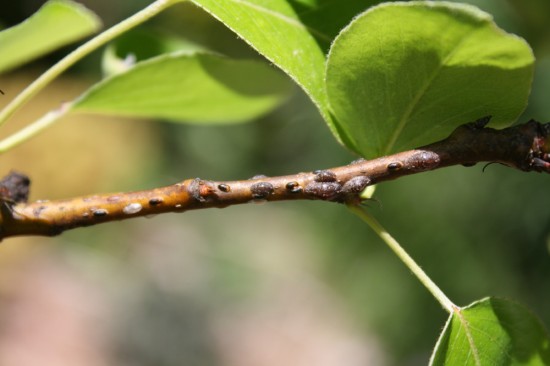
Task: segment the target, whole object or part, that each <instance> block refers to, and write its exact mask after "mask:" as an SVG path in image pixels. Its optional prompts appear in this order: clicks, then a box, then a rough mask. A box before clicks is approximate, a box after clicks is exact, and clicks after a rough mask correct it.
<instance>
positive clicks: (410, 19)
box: [326, 1, 534, 158]
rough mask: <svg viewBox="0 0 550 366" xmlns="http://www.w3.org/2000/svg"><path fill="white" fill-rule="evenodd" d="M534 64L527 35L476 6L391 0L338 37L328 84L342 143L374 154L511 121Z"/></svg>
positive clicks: (525, 92) (524, 100)
mask: <svg viewBox="0 0 550 366" xmlns="http://www.w3.org/2000/svg"><path fill="white" fill-rule="evenodd" d="M533 63H534V57H533V54H532V52H531V49H530V48H529V46H528V44H527V43H526V42H525V41H524V40H522V39H521V38H519V37H516V36H514V35H510V34H507V33H505V32H504V31H502V30H501V29H499V28H498V27H497V26H496V25H495V24H494V22H493V21H492V18H491V16H490V15H489V14H487V13H484V12H482V11H481V10H479V9H477V8H475V7H473V6H469V5H464V4H456V3H448V2H431V1H429V2H425V1H412V2H408V3H401V2H397V3H388V4H382V5H379V6H377V7H374V8H371V9H370V10H368V11H366V12H365V13H363V14H362V15H361V16H359V17H358V18H356V19H355V20H354V21H353V22H352V23H351V24H350V25H349V26H348V27H347V28H345V29H344V30H343V31H342V32H341V33H340V35H339V36H338V37H337V38H336V40H335V41H334V43H333V45H332V48H331V50H330V54H329V57H328V61H327V71H326V87H327V93H328V98H329V102H330V106H331V111H332V112H333V113H334V115H335V117H336V118H335V120H336V121H337V122H338V124H339V125H338V127H339V128H338V131H339V133H340V134H341V136H340V138H341V140H344V141H347V142H348V147H349V148H351V149H353V150H355V151H356V152H358V153H360V154H361V155H363V156H365V157H367V158H372V157H376V156H380V155H384V154H389V153H392V152H395V151H401V150H405V149H409V148H412V147H416V146H420V145H423V144H427V143H430V142H433V141H435V140H438V139H441V138H444V137H445V136H447V135H448V134H449V133H450V132H451V131H452V130H453V129H454V128H456V127H457V126H458V125H460V124H462V123H465V122H468V121H472V120H476V119H478V118H480V117H483V116H486V115H492V116H493V118H492V125H493V126H498V127H500V126H505V125H508V124H510V123H511V122H513V121H514V120H515V119H516V118H517V117H518V116H519V114H520V113H521V112H522V111H523V109H524V108H525V105H526V103H527V97H528V95H529V90H530V86H531V81H532V74H533Z"/></svg>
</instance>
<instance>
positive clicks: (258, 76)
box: [72, 52, 291, 123]
mask: <svg viewBox="0 0 550 366" xmlns="http://www.w3.org/2000/svg"><path fill="white" fill-rule="evenodd" d="M290 90H291V83H290V82H289V80H288V79H287V78H286V77H285V75H283V74H281V73H280V72H279V71H278V70H276V69H274V68H272V67H270V66H268V65H266V64H265V63H262V62H258V61H252V60H232V59H228V58H226V57H221V56H217V55H212V54H198V53H197V54H189V53H186V52H184V53H176V54H166V55H162V56H159V57H156V58H152V59H149V60H147V61H143V62H140V63H137V64H136V65H135V66H134V67H132V68H130V69H129V70H127V71H126V72H124V73H119V74H116V75H114V76H111V77H109V78H107V79H105V80H104V81H102V82H100V83H98V84H97V85H95V86H94V87H92V88H91V89H90V90H89V91H88V92H86V93H85V94H84V95H82V96H81V97H80V98H79V99H78V100H77V101H75V104H74V105H73V107H72V109H73V110H74V111H81V112H91V113H101V114H110V115H119V116H129V117H144V118H163V119H168V120H172V121H180V122H184V121H185V122H196V123H230V122H244V121H247V120H250V119H253V118H255V117H258V116H260V115H262V114H265V113H267V112H268V111H270V110H271V109H273V108H275V107H276V106H278V105H279V104H280V103H281V102H283V101H284V100H285V99H286V97H287V96H288V93H289V91H290Z"/></svg>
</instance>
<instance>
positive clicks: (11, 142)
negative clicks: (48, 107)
mask: <svg viewBox="0 0 550 366" xmlns="http://www.w3.org/2000/svg"><path fill="white" fill-rule="evenodd" d="M69 110H70V107H69V105H68V104H63V105H62V106H61V108H59V109H56V110H53V111H49V112H48V113H46V114H45V115H43V116H42V117H40V118H39V119H37V120H36V121H34V122H33V123H31V124H30V125H27V126H26V127H24V128H22V129H20V130H19V131H17V132H15V133H14V134H12V135H10V136H8V137H6V138H5V139H3V140H1V141H0V154H3V153H4V152H6V151H8V150H10V149H11V148H13V147H15V146H17V145H19V144H21V143H23V142H25V141H27V140H28V139H30V138H31V137H33V136H34V135H36V134H38V133H39V132H40V131H42V130H44V129H45V128H47V127H48V126H50V125H52V124H53V123H54V122H56V121H58V120H59V119H60V118H61V117H63V116H64V115H65V114H67V112H68V111H69Z"/></svg>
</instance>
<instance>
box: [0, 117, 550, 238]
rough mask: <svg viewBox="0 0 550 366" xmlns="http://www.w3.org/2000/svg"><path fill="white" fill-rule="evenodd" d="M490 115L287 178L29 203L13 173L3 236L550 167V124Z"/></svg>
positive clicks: (193, 183)
mask: <svg viewBox="0 0 550 366" xmlns="http://www.w3.org/2000/svg"><path fill="white" fill-rule="evenodd" d="M488 120H489V118H483V119H480V120H478V121H476V122H473V123H469V124H466V125H463V126H461V127H459V128H457V129H456V130H455V131H454V132H453V133H452V134H451V135H450V136H449V137H448V138H446V139H445V140H442V141H439V142H436V143H434V144H430V145H427V146H424V147H421V148H418V149H414V150H410V151H405V152H401V153H397V154H394V155H390V156H385V157H381V158H377V159H373V160H368V161H367V160H359V161H355V162H352V163H350V164H349V165H345V166H341V167H336V168H331V169H327V170H318V171H314V172H307V173H298V174H293V175H287V176H280V177H264V176H260V177H254V178H252V179H248V180H239V181H226V182H222V181H219V182H217V181H210V180H204V179H200V178H194V179H187V180H184V181H182V182H180V183H176V184H174V185H171V186H167V187H162V188H155V189H151V190H146V191H138V192H129V193H109V194H99V195H92V196H86V197H77V198H72V199H66V200H58V201H37V202H32V203H26V202H23V201H24V199H25V197H26V196H25V194H26V193H27V190H26V189H28V183H29V182H28V181H26V180H25V179H24V177H21V175H20V174H16V173H14V174H12V175H11V176H8V177H6V178H4V180H3V181H2V182H0V240H1V239H3V238H7V237H11V236H17V235H45V236H53V235H57V234H60V233H61V232H63V231H65V230H68V229H73V228H77V227H84V226H90V225H96V224H99V223H103V222H109V221H115V220H124V219H128V218H133V217H139V216H146V215H156V214H160V213H165V212H183V211H187V210H193V209H199V208H210V207H218V208H222V207H227V206H230V205H236V204H242V203H248V202H253V201H282V200H297V199H310V200H311V199H314V200H325V201H333V202H340V203H359V202H360V200H361V199H360V197H359V194H360V193H361V192H362V191H363V189H364V188H366V187H367V186H368V185H372V184H377V183H381V182H384V181H387V180H392V179H396V178H399V177H402V176H405V175H409V174H416V173H420V172H424V171H428V170H434V169H438V168H443V167H447V166H451V165H458V164H462V165H466V166H471V165H474V164H475V163H478V162H497V163H501V164H504V165H506V166H509V167H511V168H516V169H519V170H521V171H525V172H528V171H536V172H546V173H550V138H549V135H550V123H547V124H540V123H538V122H536V121H529V122H527V123H526V124H523V125H519V126H515V127H510V128H507V129H503V130H495V129H492V128H485V127H484V126H485V124H486V123H487V122H488ZM15 175H17V176H16V177H14V176H15ZM25 184H27V186H25Z"/></svg>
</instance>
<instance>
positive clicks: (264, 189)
mask: <svg viewBox="0 0 550 366" xmlns="http://www.w3.org/2000/svg"><path fill="white" fill-rule="evenodd" d="M274 190H275V189H274V188H273V184H271V183H268V182H259V183H255V184H253V185H252V186H251V187H250V191H251V192H252V197H254V199H264V198H267V197H268V196H269V195H270V194H272V193H273V191H274Z"/></svg>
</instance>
